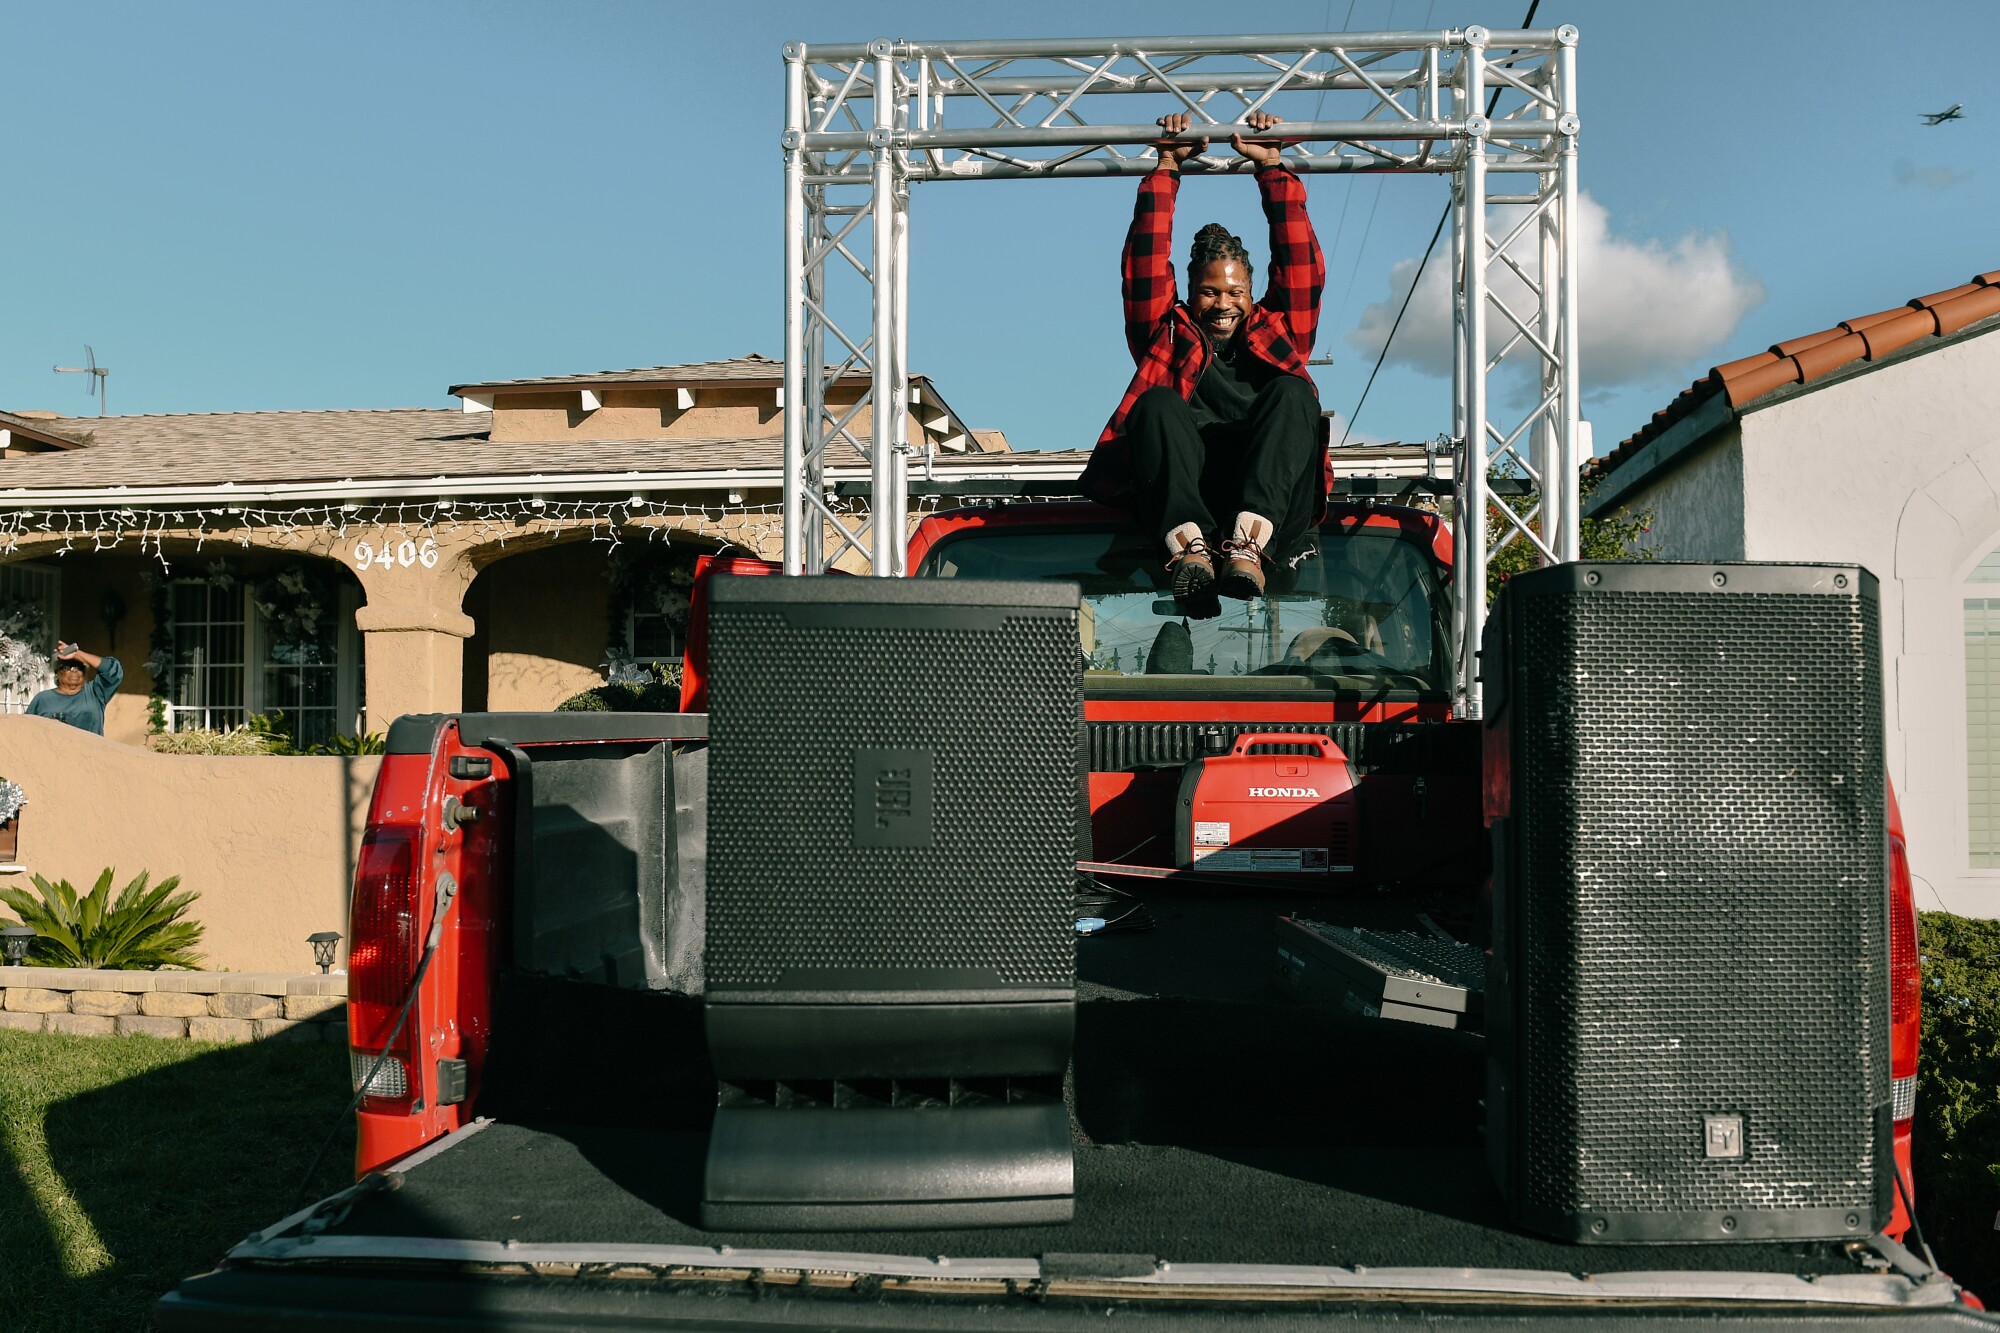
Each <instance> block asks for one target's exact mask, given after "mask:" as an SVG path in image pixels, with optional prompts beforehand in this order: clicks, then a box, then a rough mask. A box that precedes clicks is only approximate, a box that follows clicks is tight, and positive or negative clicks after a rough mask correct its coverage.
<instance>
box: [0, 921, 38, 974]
mask: <svg viewBox="0 0 2000 1333" xmlns="http://www.w3.org/2000/svg"><path fill="white" fill-rule="evenodd" d="M40 934H41V932H40V931H38V930H36V929H35V928H34V927H33V926H7V927H5V928H0V944H5V945H6V948H7V966H9V967H19V966H21V964H22V963H23V961H25V960H26V958H27V956H28V946H29V945H30V944H33V943H34V942H35V939H36V937H37V936H38V935H40Z"/></svg>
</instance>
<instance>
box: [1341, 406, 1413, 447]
mask: <svg viewBox="0 0 2000 1333" xmlns="http://www.w3.org/2000/svg"><path fill="white" fill-rule="evenodd" d="M1327 424H1328V426H1330V427H1331V428H1332V433H1331V434H1329V435H1328V436H1327V442H1328V443H1329V444H1335V445H1338V444H1340V443H1341V442H1342V438H1343V437H1345V441H1346V443H1348V444H1396V443H1399V441H1396V440H1392V439H1390V438H1389V437H1388V436H1386V435H1376V434H1374V433H1373V432H1371V431H1365V430H1353V429H1352V428H1351V427H1350V426H1349V425H1348V421H1347V413H1345V412H1340V411H1336V412H1334V413H1333V414H1332V419H1331V420H1330V421H1329V422H1328V423H1327Z"/></svg>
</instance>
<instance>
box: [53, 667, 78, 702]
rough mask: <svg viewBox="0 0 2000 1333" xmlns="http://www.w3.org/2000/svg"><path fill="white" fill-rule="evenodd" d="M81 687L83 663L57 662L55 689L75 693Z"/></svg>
mask: <svg viewBox="0 0 2000 1333" xmlns="http://www.w3.org/2000/svg"><path fill="white" fill-rule="evenodd" d="M82 688H83V663H81V662H58V663H57V664H56V689H57V691H58V692H60V693H62V694H75V693H76V692H77V691H79V690H81V689H82Z"/></svg>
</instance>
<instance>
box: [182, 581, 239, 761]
mask: <svg viewBox="0 0 2000 1333" xmlns="http://www.w3.org/2000/svg"><path fill="white" fill-rule="evenodd" d="M167 596H168V597H169V598H170V599H171V600H172V604H173V615H174V620H173V625H174V643H173V672H172V678H171V679H170V680H169V681H168V682H167V688H166V691H165V693H166V696H167V721H168V728H169V730H172V731H187V730H189V729H191V728H204V729H208V730H213V731H227V730H228V729H229V728H231V727H240V726H242V725H243V724H244V723H245V722H246V721H247V720H248V718H249V713H250V710H249V708H248V706H247V701H246V699H245V696H244V684H245V681H244V676H245V670H244V666H245V660H246V651H247V649H248V647H249V626H248V624H247V622H246V618H245V616H244V591H243V588H242V586H241V585H240V584H237V583H234V582H231V583H228V584H226V585H218V584H216V583H213V582H210V581H208V580H206V579H176V580H174V582H173V584H172V585H171V586H170V587H169V588H168V590H167Z"/></svg>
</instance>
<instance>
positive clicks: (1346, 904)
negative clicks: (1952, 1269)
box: [332, 896, 1860, 1274]
mask: <svg viewBox="0 0 2000 1333" xmlns="http://www.w3.org/2000/svg"><path fill="white" fill-rule="evenodd" d="M1419 906H1421V904H1410V903H1399V902H1393V901H1386V900H1375V899H1346V900H1341V899H1329V898H1325V897H1314V898H1293V899H1273V898H1259V897H1254V896H1253V897H1242V898H1234V899H1217V898H1213V897H1195V896H1180V897H1161V896H1154V897H1152V898H1151V899H1149V909H1150V911H1151V912H1152V914H1153V916H1154V917H1155V918H1156V920H1157V922H1158V927H1157V929H1155V930H1153V931H1150V932H1146V933H1142V934H1129V935H1110V936H1106V937H1103V938H1097V939H1087V940H1083V941H1081V942H1080V943H1079V946H1078V970H1079V976H1080V986H1079V1002H1078V1017H1077V1039H1076V1054H1075V1063H1074V1070H1073V1074H1072V1078H1071V1084H1070V1089H1069V1101H1070V1109H1071V1119H1072V1129H1073V1137H1074V1140H1075V1143H1076V1151H1077V1180H1076V1188H1077V1214H1076V1220H1075V1221H1074V1222H1073V1223H1071V1224H1069V1225H1066V1226H1048V1227H1028V1228H989V1229H973V1230H950V1231H928V1232H927V1231H893V1232H891V1231H847V1232H812V1233H772V1232H756V1233H718V1232H707V1231H702V1230H700V1229H699V1227H698V1226H697V1225H696V1219H697V1218H698V1216H699V1200H700V1189H701V1172H702V1163H703V1155H704V1152H705V1149H706V1137H705V1133H706V1117H707V1115H708V1113H709V1110H710V1108H711V1107H712V1106H713V1095H712V1094H713V1083H712V1081H711V1078H710V1075H709V1073H708V1070H707V1064H706V1057H705V1054H704V1053H703V1052H702V1050H701V1041H700V1013H699V1006H698V1005H696V1004H694V1003H693V1002H691V1001H687V1000H683V999H677V998H673V997H669V996H664V995H651V994H640V993H635V992H629V991H623V992H621V991H612V990H609V989H607V988H603V987H596V986H582V985H575V984H571V983H566V982H561V981H554V980H549V979H541V978H529V977H521V976H515V977H513V978H511V979H510V980H509V982H508V984H507V985H506V987H505V989H504V992H503V997H502V1005H503V1012H502V1013H501V1014H499V1015H498V1016H497V1018H496V1022H495V1031H496V1033H497V1034H501V1035H500V1036H499V1037H497V1038H496V1046H495V1050H494V1059H493V1064H492V1067H491V1074H490V1078H489V1083H490V1087H489V1089H488V1093H487V1095H486V1096H485V1097H484V1098H483V1099H482V1101H481V1104H480V1108H479V1109H480V1110H481V1111H482V1112H483V1113H486V1114H489V1115H491V1116H493V1117H494V1118H495V1119H496V1123H495V1124H494V1125H493V1126H492V1127H491V1128H490V1129H488V1130H486V1131H485V1132H483V1133H481V1134H479V1135H477V1136H474V1137H471V1138H469V1139H467V1140H466V1141H465V1142H464V1143H463V1144H462V1145H458V1146H456V1147H454V1148H453V1149H452V1150H451V1151H449V1152H445V1153H441V1154H439V1155H438V1156H436V1157H435V1158H433V1159H431V1160H430V1161H428V1162H426V1163H425V1164H424V1165H423V1166H422V1167H420V1168H419V1169H416V1170H413V1171H411V1172H409V1173H408V1175H407V1179H406V1180H405V1181H404V1183H403V1186H402V1188H401V1189H399V1190H398V1191H396V1192H395V1193H393V1194H386V1195H378V1196H376V1197H374V1198H371V1199H367V1200H364V1201H362V1202H360V1203H358V1204H357V1205H356V1206H355V1207H354V1208H353V1209H352V1210H351V1212H350V1213H349V1214H348V1216H347V1218H346V1220H345V1221H343V1222H342V1223H341V1224H340V1225H339V1226H337V1227H335V1228H333V1229H332V1234H349V1235H354V1234H375V1235H393V1236H452V1237H467V1238H475V1239H484V1240H491V1241H508V1240H514V1241H520V1242H524V1243H583V1242H597V1243H634V1244H662V1245H717V1244H728V1245H734V1246H738V1247H749V1246H756V1247H761V1248H771V1247H777V1248H782V1249H814V1250H837V1251H860V1252H867V1253H898V1254H903V1253H917V1254H930V1255H937V1254H950V1255H962V1256H1019V1255H1041V1254H1046V1253H1050V1252H1089V1253H1119V1254H1131V1255H1144V1256H1148V1257H1149V1258H1153V1259H1164V1260H1168V1261H1170V1262H1197V1263H1266V1264H1307V1265H1311V1264H1340V1265H1353V1264H1364V1265H1370V1266H1378V1265H1400V1266H1406V1267H1407V1266H1412V1265H1417V1266H1444V1267H1486V1268H1494V1267H1498V1268H1536V1269H1554V1270H1559V1271H1563V1272H1576V1271H1593V1272H1615V1271H1633V1270H1662V1269H1686V1270H1696V1269H1709V1270H1713V1269H1732V1270H1740V1271H1762V1272H1774V1273H1815V1274H1836V1273H1853V1272H1857V1271H1860V1270H1859V1269H1858V1266H1857V1264H1856V1262H1855V1260H1854V1259H1853V1257H1851V1256H1850V1254H1849V1253H1848V1252H1847V1250H1846V1248H1845V1247H1844V1246H1843V1245H1842V1244H1841V1243H1839V1242H1825V1243H1809V1244H1796V1243H1785V1244H1742V1245H1729V1246H1701V1245H1696V1246H1633V1247H1622V1246H1588V1247H1578V1246H1571V1245H1566V1244H1561V1243H1558V1242H1555V1241H1550V1240H1544V1239H1540V1238H1538V1237H1533V1236H1530V1235H1527V1234H1523V1233H1521V1232H1518V1231H1516V1230H1515V1229H1513V1228H1511V1227H1509V1226H1508V1225H1507V1223H1506V1220H1505V1214H1504V1210H1503V1208H1502V1204H1501V1200H1500V1198H1499V1196H1498V1194H1497V1193H1496V1192H1495V1190H1494V1188H1493V1186H1492V1184H1491V1183H1490V1181H1489V1179H1488V1176H1487V1172H1486V1169H1485V1164H1484V1161H1483V1158H1482V1147H1481V1139H1480V1109H1479V1098H1480V1096H1481V1094H1482V1090H1483V1080H1484V1046H1483V1041H1482V1039H1481V1038H1480V1037H1479V1035H1478V1034H1476V1033H1471V1032H1463V1031H1447V1030H1440V1029H1434V1028H1428V1027H1422V1026H1416V1025H1409V1024H1402V1023H1394V1022H1387V1021H1384V1020H1380V1019H1369V1018H1364V1017H1360V1016H1357V1015H1351V1014H1348V1013H1345V1012H1338V1011H1331V1010H1325V1009H1309V1008H1306V1007H1303V1006H1301V1005H1299V1004H1296V1003H1294V1002H1293V1001H1291V1000H1289V999H1287V998H1286V997H1285V996H1283V995H1282V994H1280V993H1279V992H1278V991H1277V990H1275V989H1274V988H1273V987H1272V985H1271V982H1270V974H1271V972H1272V963H1273V956H1274V950H1273V944H1272V926H1273V923H1274V921H1275V920H1276V917H1277V915H1278V913H1280V912H1283V911H1291V910H1295V909H1296V910H1299V911H1302V912H1308V913H1313V914H1317V915H1319V916H1322V917H1327V916H1338V917H1340V918H1341V919H1344V920H1347V921H1350V922H1356V923H1361V924H1372V925H1412V924H1414V922H1415V914H1416V911H1417V909H1418V907H1419ZM579 1038H582V1040H579Z"/></svg>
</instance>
